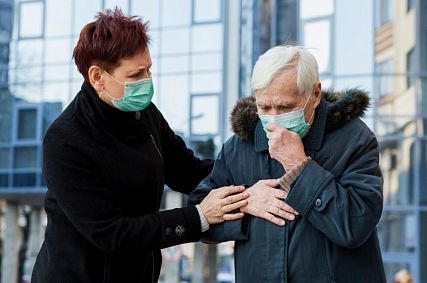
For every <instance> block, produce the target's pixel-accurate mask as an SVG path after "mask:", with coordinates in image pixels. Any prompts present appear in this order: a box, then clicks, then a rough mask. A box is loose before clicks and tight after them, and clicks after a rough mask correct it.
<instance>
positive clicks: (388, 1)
mask: <svg viewBox="0 0 427 283" xmlns="http://www.w3.org/2000/svg"><path fill="white" fill-rule="evenodd" d="M393 2H394V0H378V1H375V4H376V7H375V9H376V15H377V16H376V26H377V27H380V26H382V25H384V24H385V23H388V22H390V21H392V20H393V13H394V7H393Z"/></svg>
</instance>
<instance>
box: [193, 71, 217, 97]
mask: <svg viewBox="0 0 427 283" xmlns="http://www.w3.org/2000/svg"><path fill="white" fill-rule="evenodd" d="M191 92H192V93H221V92H222V73H220V72H215V73H198V74H193V78H192V80H191Z"/></svg>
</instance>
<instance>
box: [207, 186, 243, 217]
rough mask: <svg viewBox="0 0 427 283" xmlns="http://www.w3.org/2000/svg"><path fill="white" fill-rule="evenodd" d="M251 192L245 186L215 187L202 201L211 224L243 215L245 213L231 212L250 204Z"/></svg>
mask: <svg viewBox="0 0 427 283" xmlns="http://www.w3.org/2000/svg"><path fill="white" fill-rule="evenodd" d="M248 197H249V194H248V193H247V192H245V187H243V186H228V187H221V188H218V189H214V190H212V191H210V192H209V194H208V195H207V196H206V197H205V199H204V200H203V201H202V202H201V203H200V208H201V209H202V211H203V214H204V215H205V217H206V219H207V220H208V223H209V224H217V223H221V222H224V221H226V220H227V221H229V220H236V219H239V218H242V217H243V215H244V214H243V213H241V212H238V213H229V212H231V211H233V210H236V209H239V208H241V207H242V206H245V205H247V204H248V201H247V200H246V199H247V198H248Z"/></svg>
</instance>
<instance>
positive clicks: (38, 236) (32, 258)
mask: <svg viewBox="0 0 427 283" xmlns="http://www.w3.org/2000/svg"><path fill="white" fill-rule="evenodd" d="M43 217H44V210H43V209H42V208H40V207H33V208H32V210H31V215H30V232H29V237H28V246H27V252H26V256H25V263H24V273H23V277H24V279H26V280H28V282H30V278H31V273H32V270H33V268H34V264H35V263H36V258H37V254H38V252H39V250H40V247H41V244H42V243H43V239H44V230H45V229H44V224H43V221H42V220H43Z"/></svg>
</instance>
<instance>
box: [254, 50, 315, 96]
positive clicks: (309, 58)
mask: <svg viewBox="0 0 427 283" xmlns="http://www.w3.org/2000/svg"><path fill="white" fill-rule="evenodd" d="M295 65H296V67H297V88H298V93H299V94H304V93H310V92H311V91H312V89H313V86H314V84H315V83H316V82H317V81H319V70H318V66H317V61H316V59H315V58H314V56H313V55H312V54H311V53H309V52H308V51H307V50H305V49H303V48H302V47H298V46H291V45H286V46H283V45H281V46H275V47H273V48H271V49H269V50H267V52H265V53H264V54H262V55H261V56H259V58H258V60H257V62H256V63H255V66H254V70H253V73H252V92H253V93H255V92H256V91H258V90H262V89H264V88H266V87H268V85H269V84H270V83H271V81H272V80H273V79H275V78H276V77H277V76H278V75H279V74H280V73H281V71H283V70H284V69H285V68H286V67H289V66H295Z"/></svg>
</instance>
